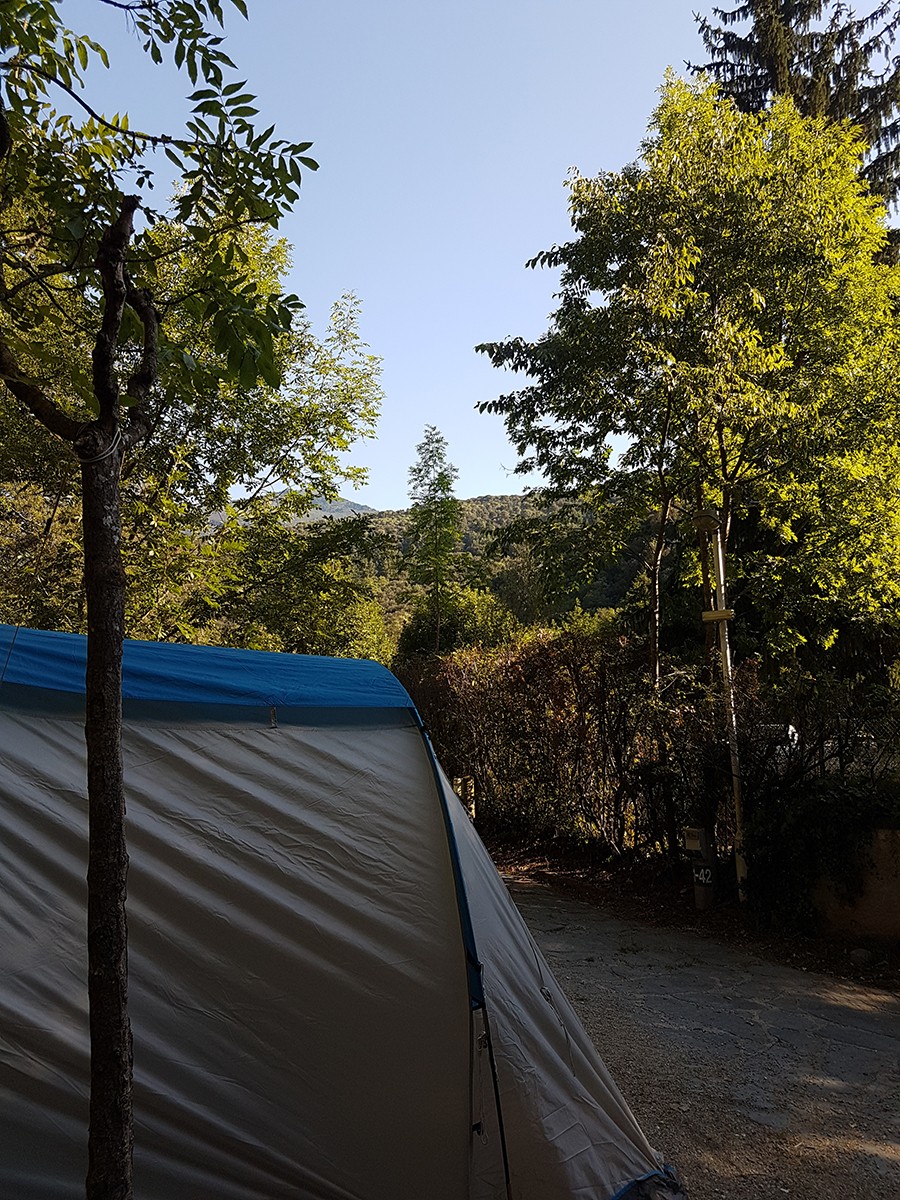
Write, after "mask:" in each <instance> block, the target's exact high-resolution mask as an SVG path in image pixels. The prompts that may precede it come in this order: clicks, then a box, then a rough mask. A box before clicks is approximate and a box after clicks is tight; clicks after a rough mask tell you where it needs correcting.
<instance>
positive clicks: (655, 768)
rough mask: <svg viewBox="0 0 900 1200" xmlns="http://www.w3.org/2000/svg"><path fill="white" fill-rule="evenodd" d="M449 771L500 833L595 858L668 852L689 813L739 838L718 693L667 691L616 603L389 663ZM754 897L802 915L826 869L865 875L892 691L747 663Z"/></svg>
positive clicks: (725, 839)
mask: <svg viewBox="0 0 900 1200" xmlns="http://www.w3.org/2000/svg"><path fill="white" fill-rule="evenodd" d="M395 669H397V671H398V674H399V675H400V676H401V678H402V680H403V682H404V683H405V684H406V686H407V688H408V689H409V691H410V692H411V694H412V696H413V698H414V700H415V702H416V704H417V706H418V708H419V710H420V712H421V713H422V715H423V718H424V719H425V722H426V726H427V728H428V730H429V733H430V735H431V737H432V740H433V742H434V743H435V747H436V750H437V752H438V756H439V758H440V759H441V761H442V763H443V764H444V767H445V769H446V770H447V771H448V773H449V774H451V775H452V776H454V777H457V778H461V779H465V778H469V779H471V780H472V781H473V783H474V798H475V804H476V815H477V821H478V824H479V826H480V827H481V829H482V831H483V832H484V833H486V834H487V835H488V836H489V837H490V838H492V839H494V840H506V841H515V842H517V843H519V844H528V845H531V846H535V845H537V844H539V845H541V846H542V847H544V848H548V849H556V850H558V851H562V852H571V851H572V850H573V849H575V848H577V849H578V850H579V851H585V850H588V851H590V852H591V854H592V855H593V856H595V857H607V858H608V857H611V856H612V857H617V856H623V855H634V854H643V855H646V854H654V853H660V852H662V853H666V854H668V855H670V856H671V857H673V858H675V857H677V856H678V855H679V853H680V846H679V843H680V840H681V833H682V829H683V827H684V826H685V825H705V826H708V827H710V828H712V829H714V831H715V834H716V837H717V841H718V846H719V852H720V854H721V855H722V856H727V855H728V854H729V853H730V851H731V849H732V847H733V842H734V832H735V830H734V817H733V813H734V808H733V802H732V796H731V772H730V763H729V757H728V753H727V748H726V745H725V740H724V736H723V731H724V721H723V712H722V700H721V694H720V691H719V688H718V687H717V686H716V684H715V683H710V684H709V685H705V684H704V683H703V681H702V677H701V675H700V673H699V672H693V673H691V672H689V671H686V670H684V669H681V670H675V669H669V670H668V671H666V672H664V674H663V680H662V686H661V688H660V689H659V690H658V691H657V690H656V689H654V688H653V687H652V686H651V684H650V681H649V679H648V674H647V669H646V648H645V647H644V646H642V645H641V644H640V643H639V642H637V641H635V640H632V639H631V638H630V637H629V636H627V635H626V634H624V633H623V632H622V630H621V627H620V626H619V625H618V624H617V622H616V620H615V618H614V616H613V615H612V614H601V615H598V616H595V617H590V618H588V617H577V618H576V619H575V620H573V621H572V622H570V624H569V625H568V627H566V628H563V629H551V630H542V631H534V630H532V631H529V632H528V633H526V634H522V635H520V636H519V637H518V638H517V639H515V640H514V641H512V642H510V643H508V644H505V645H502V646H495V647H488V648H486V647H483V646H476V647H467V648H465V649H461V650H458V651H456V652H455V653H453V654H449V655H445V656H442V657H439V656H431V657H419V658H415V659H411V660H407V661H406V662H405V663H404V664H400V665H398V664H395ZM737 689H738V719H739V728H740V756H741V764H742V775H743V782H744V801H745V816H746V829H745V842H746V849H747V853H748V856H749V865H750V871H751V877H750V898H751V902H752V905H753V907H754V908H755V909H756V910H757V911H758V912H759V913H761V914H763V915H764V916H766V917H767V918H771V919H772V920H773V921H774V922H776V923H777V924H779V925H781V926H785V927H794V928H802V927H808V926H809V924H810V922H811V919H812V912H813V908H812V893H813V889H814V887H815V885H816V882H817V881H818V879H819V878H821V877H822V876H823V875H825V876H827V877H829V878H831V879H832V880H833V881H834V882H835V883H836V885H837V886H838V888H839V889H842V890H843V892H844V893H845V894H849V893H850V892H851V891H852V890H853V888H855V887H858V886H859V885H860V882H861V878H862V870H863V867H864V865H865V864H864V854H863V851H864V848H865V846H867V845H868V844H869V843H870V840H871V832H872V830H873V829H875V828H877V827H879V825H883V824H885V823H887V824H891V823H892V822H893V823H896V824H900V800H898V795H900V784H898V782H897V781H898V780H900V758H898V755H900V737H898V736H897V733H898V730H900V709H898V705H897V700H896V697H895V696H894V695H893V694H892V693H889V692H884V691H880V692H879V691H869V692H867V693H865V694H858V693H857V692H854V690H853V688H850V687H844V686H843V685H839V684H838V683H837V682H835V681H828V682H827V683H823V682H822V681H821V680H815V679H811V678H810V677H808V676H802V675H797V677H796V678H790V677H786V676H783V677H781V678H780V679H779V680H778V681H777V683H773V682H772V681H771V680H763V679H761V678H760V677H759V675H758V673H757V664H755V663H753V662H750V663H746V664H744V666H743V667H742V669H741V670H740V671H739V672H738V675H737Z"/></svg>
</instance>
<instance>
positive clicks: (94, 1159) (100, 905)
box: [81, 434, 134, 1200]
mask: <svg viewBox="0 0 900 1200" xmlns="http://www.w3.org/2000/svg"><path fill="white" fill-rule="evenodd" d="M113 436H114V437H115V434H114V435H113ZM106 444H107V448H108V447H109V445H110V444H112V445H113V446H114V447H115V448H114V449H113V452H112V453H111V454H106V456H105V457H101V458H100V460H99V461H96V462H83V464H82V471H81V474H82V488H83V521H84V560H85V572H84V579H85V594H86V598H87V617H88V659H87V676H86V687H85V690H86V706H87V711H86V720H85V739H86V742H87V762H88V813H89V824H90V833H89V847H88V930H87V942H88V999H89V1003H90V1033H91V1100H90V1129H89V1133H88V1174H87V1185H86V1194H87V1200H131V1196H132V1146H133V1141H134V1134H133V1120H132V1046H131V1026H130V1023H129V1020H128V932H127V926H126V919H125V897H126V882H127V873H128V853H127V850H126V845H125V790H124V783H123V775H122V639H123V637H124V621H125V617H124V613H125V575H124V571H123V568H122V558H121V524H120V513H119V468H120V463H121V449H120V448H119V447H118V446H117V445H116V443H115V442H114V441H111V439H107V443H106Z"/></svg>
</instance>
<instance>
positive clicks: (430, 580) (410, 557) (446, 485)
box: [406, 425, 462, 653]
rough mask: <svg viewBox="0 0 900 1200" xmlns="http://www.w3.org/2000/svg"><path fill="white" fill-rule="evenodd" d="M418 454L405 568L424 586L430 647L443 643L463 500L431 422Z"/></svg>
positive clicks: (411, 487)
mask: <svg viewBox="0 0 900 1200" xmlns="http://www.w3.org/2000/svg"><path fill="white" fill-rule="evenodd" d="M416 453H417V455H418V458H417V460H416V462H415V463H414V464H413V465H412V466H411V467H410V469H409V498H410V500H411V501H412V507H411V508H410V510H409V524H408V526H407V530H406V536H407V538H408V539H409V550H408V552H407V573H408V575H409V577H410V579H411V580H412V581H413V583H418V584H420V585H421V586H422V587H423V588H424V589H425V602H426V606H427V609H428V614H429V617H430V620H431V625H432V628H433V630H434V650H435V653H437V652H438V651H439V650H440V648H441V624H442V616H443V611H444V608H445V605H446V601H447V596H448V594H449V592H450V591H451V590H452V588H453V585H454V583H455V582H456V580H455V573H456V572H455V564H456V554H457V549H458V547H459V542H460V537H461V533H460V522H461V517H462V504H461V502H460V501H459V500H457V498H456V496H454V494H453V485H454V483H455V482H456V478H457V476H458V474H459V472H458V471H457V469H456V467H455V466H454V465H453V464H452V463H451V462H450V461H449V459H448V458H447V440H446V438H445V437H444V436H443V434H442V433H441V432H440V430H439V429H437V428H435V426H434V425H426V426H425V436H424V438H423V439H422V441H421V442H420V443H419V444H418V446H416Z"/></svg>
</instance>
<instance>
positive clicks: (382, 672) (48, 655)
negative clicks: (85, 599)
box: [0, 625, 413, 710]
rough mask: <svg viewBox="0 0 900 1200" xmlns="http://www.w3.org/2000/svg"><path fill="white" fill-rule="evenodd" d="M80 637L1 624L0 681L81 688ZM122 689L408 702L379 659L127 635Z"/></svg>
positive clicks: (201, 699)
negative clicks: (130, 638) (150, 639)
mask: <svg viewBox="0 0 900 1200" xmlns="http://www.w3.org/2000/svg"><path fill="white" fill-rule="evenodd" d="M86 656H87V639H86V638H84V637H82V636H80V635H79V634H74V633H49V632H47V631H45V630H36V629H23V628H21V627H16V626H13V625H0V688H2V686H3V685H6V684H10V685H18V686H20V687H29V688H40V689H45V690H49V691H52V692H56V693H59V692H66V693H71V694H75V695H83V694H84V671H85V661H86ZM122 695H123V698H124V699H125V700H137V701H150V702H156V703H175V704H192V705H201V706H203V707H207V706H209V705H228V706H230V707H247V708H259V707H266V708H302V709H313V708H314V709H407V710H408V709H412V707H413V703H412V701H411V700H410V698H409V696H408V695H407V693H406V691H405V689H404V688H403V686H402V685H401V684H400V683H399V682H398V680H396V679H395V678H394V676H393V675H392V674H391V673H390V671H388V670H387V669H386V668H385V667H383V666H381V664H380V663H376V662H369V661H367V660H363V659H355V658H320V657H314V656H310V655H301V654H274V653H270V652H267V651H261V650H230V649H226V648H224V647H221V646H184V645H174V644H170V643H167V642H135V641H126V642H125V647H124V664H123V684H122Z"/></svg>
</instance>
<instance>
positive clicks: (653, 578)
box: [649, 496, 671, 691]
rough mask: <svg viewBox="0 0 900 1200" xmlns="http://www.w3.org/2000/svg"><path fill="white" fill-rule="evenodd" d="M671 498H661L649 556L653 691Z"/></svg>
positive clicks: (656, 688) (656, 683)
mask: <svg viewBox="0 0 900 1200" xmlns="http://www.w3.org/2000/svg"><path fill="white" fill-rule="evenodd" d="M670 507H671V500H670V498H669V497H668V496H666V497H665V498H664V499H663V502H662V505H661V506H660V510H659V525H658V527H657V530H656V537H655V538H654V541H653V550H652V553H651V557H650V619H649V634H650V680H651V682H652V684H653V689H654V691H659V678H660V668H659V627H660V617H661V606H660V586H659V578H660V571H661V568H662V557H663V552H664V550H665V548H666V526H667V525H668V522H669V510H670Z"/></svg>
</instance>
